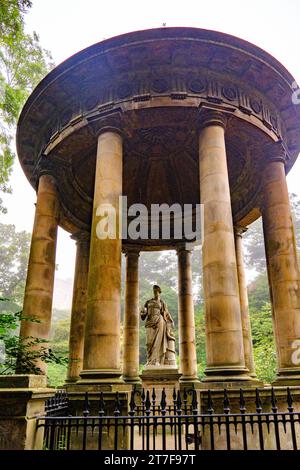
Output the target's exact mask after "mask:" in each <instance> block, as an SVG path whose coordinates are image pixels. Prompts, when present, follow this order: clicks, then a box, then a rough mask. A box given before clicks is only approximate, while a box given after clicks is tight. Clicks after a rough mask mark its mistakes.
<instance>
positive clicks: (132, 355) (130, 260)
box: [20, 109, 300, 385]
mask: <svg viewBox="0 0 300 470" xmlns="http://www.w3.org/2000/svg"><path fill="white" fill-rule="evenodd" d="M199 116H200V119H199V126H198V131H197V132H198V165H199V193H200V196H199V199H200V202H201V204H203V206H204V234H203V246H202V260H203V283H204V299H205V318H206V357H207V366H206V371H205V379H204V381H205V382H218V383H219V382H221V383H226V382H242V383H245V384H247V385H249V384H250V385H251V383H253V384H255V383H257V377H256V374H255V365H254V360H253V347H252V339H251V328H250V319H249V309H248V298H247V286H246V279H245V270H244V262H243V247H242V237H243V233H244V232H245V230H246V229H247V227H246V225H245V224H244V225H240V224H233V216H232V202H231V188H230V181H229V174H228V158H230V155H228V150H227V154H226V129H227V123H228V120H229V119H230V116H229V114H227V113H226V112H221V111H219V110H215V109H205V110H202V111H201V113H200V114H199ZM123 136H124V133H123V129H122V128H121V126H119V127H114V126H110V127H108V126H107V125H106V126H104V127H102V128H101V129H100V130H99V132H98V143H97V156H96V169H95V180H94V181H95V182H94V195H93V213H92V223H91V229H90V233H89V232H88V231H78V232H75V233H73V234H72V238H73V239H75V240H76V245H77V255H76V265H75V278H74V291H73V303H72V314H71V328H70V348H69V359H70V361H69V367H68V376H67V383H74V382H77V383H78V384H89V383H120V384H121V383H123V382H128V383H133V384H134V383H138V382H139V381H140V378H139V319H140V314H139V287H138V278H139V253H140V251H142V250H143V247H142V246H141V247H139V246H137V245H135V244H134V243H132V244H131V243H126V244H124V243H123V246H122V239H121V238H120V236H119V235H118V234H119V230H117V231H116V237H115V238H114V239H108V238H107V239H101V238H99V237H98V235H97V224H98V221H99V213H98V212H97V209H98V207H99V206H101V205H107V204H109V205H111V206H112V207H113V208H115V210H116V214H119V200H120V199H119V198H120V196H122V194H124V192H123V187H124V181H123V147H124V137H123ZM263 152H264V156H265V162H264V167H263V175H262V179H263V181H264V184H263V186H262V187H261V198H260V206H259V207H258V210H259V212H260V214H261V215H262V220H263V228H264V238H265V246H266V261H267V268H268V279H269V285H270V293H271V301H272V308H273V324H274V335H275V342H276V348H277V361H278V375H277V383H279V384H281V383H282V384H289V383H295V384H296V383H297V381H298V380H300V365H298V364H295V363H294V361H293V354H292V353H293V351H294V344H295V341H297V340H298V339H299V338H300V275H299V267H298V261H297V252H296V245H295V236H294V228H293V222H292V216H291V209H290V204H289V197H288V190H287V184H286V173H285V162H286V151H285V149H284V146H283V145H281V143H280V142H277V143H276V142H271V141H270V143H268V144H267V145H265V147H264V149H263ZM49 168H50V169H49ZM161 202H162V203H163V202H164V201H161ZM60 207H61V201H60V196H59V191H58V182H57V179H56V176H55V174H53V172H51V166H50V167H49V165H45V167H44V168H43V167H41V168H40V171H39V181H38V189H37V204H36V214H35V221H34V227H33V233H32V241H31V250H30V259H29V265H28V276H27V283H26V290H25V298H24V310H23V311H24V316H25V317H26V315H29V316H36V317H37V318H38V319H39V320H40V323H34V322H28V321H23V322H22V327H21V333H20V334H21V336H25V337H26V336H35V337H40V338H44V339H48V337H49V332H50V327H51V309H52V296H53V282H54V272H55V252H56V241H57V228H58V224H59V214H60ZM118 224H120V220H118V218H117V228H118ZM172 248H174V249H176V250H177V256H178V305H179V311H178V336H179V351H178V353H179V361H180V367H179V371H180V373H181V378H180V381H181V382H182V383H197V382H198V377H197V361H196V347H195V323H194V306H193V297H192V270H191V251H190V250H189V249H187V248H186V246H185V244H184V243H182V242H181V243H178V241H175V240H174V241H173V246H172ZM122 250H123V252H124V253H125V256H126V279H125V316H124V338H123V364H122V365H121V363H120V348H121V344H120V302H121V297H120V290H121V254H122ZM199 263H200V257H199ZM39 365H40V367H41V368H42V369H43V371H44V372H45V365H44V364H42V363H41V364H39Z"/></svg>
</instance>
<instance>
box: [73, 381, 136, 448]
mask: <svg viewBox="0 0 300 470" xmlns="http://www.w3.org/2000/svg"><path fill="white" fill-rule="evenodd" d="M131 390H132V386H131V385H129V384H125V383H123V384H117V383H111V384H108V383H107V384H104V383H102V384H101V383H94V384H83V383H81V384H80V383H79V382H77V383H76V384H70V383H69V384H67V391H68V398H69V409H68V414H69V415H72V416H76V415H77V416H82V415H83V412H84V411H85V397H86V392H88V411H89V416H98V415H99V405H100V400H99V399H100V392H102V393H103V401H104V403H105V407H104V408H105V414H106V415H108V416H114V411H115V408H116V392H118V404H117V406H118V409H119V411H120V415H121V416H122V415H124V416H127V415H128V409H129V401H130V396H131ZM82 439H83V429H79V431H78V432H77V431H76V432H75V431H74V433H73V435H72V440H71V441H72V446H71V449H70V450H82ZM113 439H114V433H113V432H112V433H107V431H106V430H105V432H103V435H102V450H108V449H113V448H114V444H115V443H114V441H113ZM97 446H98V442H97V440H96V439H95V438H94V436H93V432H92V431H91V430H88V432H87V441H86V449H87V450H97V449H98V447H97ZM118 449H120V450H124V449H128V430H124V432H120V433H119V435H118Z"/></svg>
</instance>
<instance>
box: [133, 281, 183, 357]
mask: <svg viewBox="0 0 300 470" xmlns="http://www.w3.org/2000/svg"><path fill="white" fill-rule="evenodd" d="M160 294H161V288H160V287H159V286H157V285H154V286H153V298H152V299H150V300H147V302H146V303H145V306H144V308H143V309H142V310H141V318H142V320H146V322H145V327H146V338H147V364H146V365H147V366H161V365H172V366H175V365H176V358H175V336H174V331H173V327H174V321H173V318H172V317H171V314H170V312H169V311H168V307H167V304H166V303H165V302H164V301H163V300H162V299H161V297H160Z"/></svg>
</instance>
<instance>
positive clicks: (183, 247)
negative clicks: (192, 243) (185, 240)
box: [176, 244, 194, 255]
mask: <svg viewBox="0 0 300 470" xmlns="http://www.w3.org/2000/svg"><path fill="white" fill-rule="evenodd" d="M183 251H184V252H185V253H192V252H193V251H194V250H193V248H187V247H186V244H183V245H177V246H176V252H177V255H179V253H182V252H183Z"/></svg>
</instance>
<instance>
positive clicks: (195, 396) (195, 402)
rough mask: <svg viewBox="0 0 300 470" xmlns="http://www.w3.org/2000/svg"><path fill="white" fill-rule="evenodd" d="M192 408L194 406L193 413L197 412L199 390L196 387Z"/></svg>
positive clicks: (193, 393) (193, 392) (193, 391)
mask: <svg viewBox="0 0 300 470" xmlns="http://www.w3.org/2000/svg"><path fill="white" fill-rule="evenodd" d="M192 408H193V413H197V411H198V400H197V392H196V390H195V389H194V388H193V389H192Z"/></svg>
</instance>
